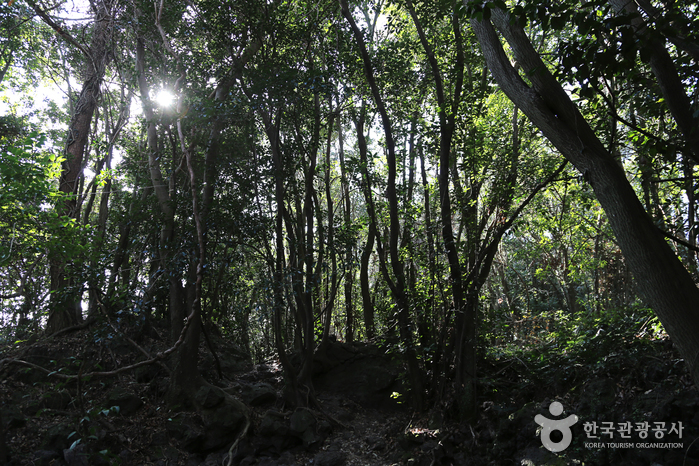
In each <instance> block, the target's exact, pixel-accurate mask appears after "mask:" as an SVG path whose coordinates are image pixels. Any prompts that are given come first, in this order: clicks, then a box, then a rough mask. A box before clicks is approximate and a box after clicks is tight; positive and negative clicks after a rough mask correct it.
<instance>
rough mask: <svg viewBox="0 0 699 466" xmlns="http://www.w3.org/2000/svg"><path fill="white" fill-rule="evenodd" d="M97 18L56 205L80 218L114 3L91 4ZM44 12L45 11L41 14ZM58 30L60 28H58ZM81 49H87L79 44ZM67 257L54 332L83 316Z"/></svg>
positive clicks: (51, 324)
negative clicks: (81, 190) (80, 196)
mask: <svg viewBox="0 0 699 466" xmlns="http://www.w3.org/2000/svg"><path fill="white" fill-rule="evenodd" d="M30 5H31V6H32V7H33V8H34V9H35V10H36V11H37V13H38V14H39V15H40V16H41V17H42V19H44V21H46V22H47V24H49V26H51V27H53V28H54V29H56V28H57V26H55V24H54V23H53V22H52V20H50V18H48V16H46V15H45V13H43V12H42V11H41V10H39V9H38V8H37V7H36V5H35V4H34V3H33V2H30ZM92 6H93V9H94V10H95V11H94V15H95V21H94V26H93V33H92V44H91V45H90V50H89V52H88V53H85V55H86V56H85V60H86V72H85V76H86V79H85V82H84V83H83V87H82V90H81V92H80V96H79V98H78V101H77V104H76V105H75V110H74V112H73V115H72V117H71V121H70V124H69V126H68V136H67V139H66V145H65V161H64V162H63V163H62V170H61V176H60V179H59V184H58V189H59V191H60V192H62V193H64V194H66V195H67V196H68V197H67V198H66V200H65V202H64V203H63V204H62V205H59V206H58V207H57V209H58V213H59V215H66V216H68V217H71V218H74V219H76V220H79V217H80V210H79V206H78V201H77V196H78V187H79V185H80V179H81V178H82V176H83V158H84V155H85V147H86V146H87V142H88V137H89V134H90V126H91V124H92V117H93V114H94V112H95V109H96V108H97V105H98V102H99V98H100V86H101V85H102V80H103V79H104V73H105V70H106V68H107V65H108V64H109V61H110V59H111V56H112V54H111V50H110V48H109V47H110V45H111V37H112V33H113V22H114V18H113V11H112V7H113V5H112V4H111V2H109V1H107V0H101V1H96V2H94V3H93V4H92ZM42 13H43V14H42ZM58 30H61V29H60V28H58ZM80 49H81V51H84V49H83V48H82V47H80ZM69 262H70V260H69V259H68V258H53V260H51V270H50V276H51V286H50V289H51V305H50V307H49V309H50V312H49V317H48V321H47V323H46V332H47V333H49V334H50V333H54V332H57V331H59V330H61V329H63V328H66V327H69V326H71V325H74V324H76V323H77V322H79V321H80V320H82V312H81V309H80V293H79V290H78V289H77V288H78V287H79V286H80V284H79V283H77V281H76V279H75V278H73V277H71V274H70V272H69V271H68V270H67V268H68V264H69Z"/></svg>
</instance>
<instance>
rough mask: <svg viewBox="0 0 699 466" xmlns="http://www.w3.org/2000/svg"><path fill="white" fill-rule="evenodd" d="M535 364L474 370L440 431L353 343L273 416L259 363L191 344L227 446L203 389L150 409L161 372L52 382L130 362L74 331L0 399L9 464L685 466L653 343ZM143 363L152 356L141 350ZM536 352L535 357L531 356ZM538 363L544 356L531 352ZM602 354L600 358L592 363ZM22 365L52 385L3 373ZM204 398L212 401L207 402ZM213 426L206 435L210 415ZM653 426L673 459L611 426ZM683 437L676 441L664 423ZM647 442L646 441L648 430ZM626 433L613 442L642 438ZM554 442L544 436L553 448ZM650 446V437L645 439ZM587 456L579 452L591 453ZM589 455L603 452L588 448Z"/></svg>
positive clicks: (30, 351) (445, 412) (689, 451)
mask: <svg viewBox="0 0 699 466" xmlns="http://www.w3.org/2000/svg"><path fill="white" fill-rule="evenodd" d="M617 343H618V344H617V345H616V346H615V350H614V351H610V350H608V349H603V350H604V351H603V352H601V348H592V349H588V350H584V351H580V352H578V353H575V354H561V355H558V356H555V357H554V356H552V355H551V354H555V349H552V348H549V350H550V353H546V357H543V356H539V357H537V355H532V354H531V353H528V354H526V355H525V354H524V353H521V354H518V353H508V354H503V355H501V356H499V357H498V356H493V355H492V354H490V355H489V356H488V357H486V358H485V359H484V361H483V362H482V364H481V367H480V371H481V379H480V386H479V390H480V393H479V398H480V399H479V406H480V408H481V413H480V418H479V420H478V422H477V423H475V424H474V425H468V424H465V423H459V422H457V421H456V420H454V419H452V416H451V415H452V414H453V412H454V409H453V407H452V406H449V405H444V406H440V407H438V408H434V409H432V410H430V411H428V412H425V413H421V414H419V415H418V414H413V413H411V412H410V410H408V409H407V408H406V407H405V406H404V405H403V404H402V403H401V399H402V398H404V397H405V396H404V393H403V392H404V390H403V388H402V385H401V382H400V381H401V371H402V368H401V366H400V364H399V363H398V362H397V361H396V360H395V359H394V358H392V357H391V355H390V354H388V353H387V351H386V350H385V348H384V349H382V348H379V347H378V346H373V345H366V344H354V345H349V344H344V343H333V344H332V345H330V346H329V347H328V348H327V350H326V351H324V352H322V353H319V354H318V355H317V358H316V364H315V365H316V367H317V369H318V373H317V375H316V379H315V382H314V383H315V386H316V391H317V394H318V397H317V398H318V403H317V405H315V406H314V407H313V408H309V409H296V410H289V409H286V407H285V406H284V403H283V387H284V383H283V380H282V374H281V371H280V368H279V367H278V365H277V364H276V363H275V362H274V361H269V362H267V363H266V364H257V365H253V364H251V363H250V361H249V359H248V358H247V356H246V355H245V354H244V353H243V352H241V351H240V350H239V349H238V348H236V347H235V346H233V345H230V344H227V343H226V342H225V341H224V340H223V339H219V340H216V341H215V342H214V346H215V349H216V354H217V356H218V358H219V365H220V367H221V375H223V377H221V378H219V377H218V370H217V364H216V362H215V360H214V358H213V357H212V356H211V352H210V351H209V350H208V349H207V348H206V347H205V346H202V349H201V354H202V364H201V367H202V372H203V374H204V375H205V376H206V378H207V380H209V381H211V383H212V385H213V386H216V387H219V388H221V389H223V391H225V392H226V393H227V394H229V395H232V396H233V397H234V398H236V399H238V400H240V401H242V402H243V403H245V405H246V406H248V407H249V410H250V416H249V417H250V425H249V429H248V430H247V433H246V435H245V436H241V438H240V441H239V442H238V443H237V444H236V445H235V448H233V449H231V444H232V443H233V441H234V440H235V438H234V436H233V437H232V436H230V435H223V434H222V432H225V429H222V428H221V426H224V427H225V424H226V422H227V421H226V417H227V416H226V413H225V410H223V408H222V407H224V406H225V405H223V404H218V403H220V400H217V395H216V393H218V392H216V391H215V390H210V391H206V390H204V391H203V392H202V393H201V394H198V396H201V397H202V400H204V401H203V403H204V404H207V403H208V404H209V405H211V406H212V407H213V408H212V410H211V411H212V412H213V413H214V414H207V416H204V417H202V416H201V415H199V414H196V413H192V412H184V411H183V412H178V411H177V410H176V409H170V408H168V407H167V406H166V405H165V404H164V403H163V401H162V399H163V395H164V393H165V390H166V389H167V383H168V381H167V377H166V372H165V369H163V368H161V367H159V366H158V365H151V366H145V367H142V368H139V369H137V370H135V371H130V372H127V373H121V374H119V375H117V376H113V377H106V378H96V377H95V378H92V379H82V378H81V379H80V380H79V382H76V381H71V382H64V381H61V380H58V379H56V374H69V373H70V374H87V373H89V372H91V371H95V370H111V369H113V368H116V367H120V366H123V365H126V364H130V363H133V362H135V361H136V360H137V359H138V357H137V356H136V354H137V352H136V351H134V348H133V346H132V345H131V344H130V343H129V342H128V341H126V340H121V339H120V338H118V337H112V338H111V339H109V340H105V339H102V338H101V337H99V336H98V332H96V331H95V329H85V330H82V331H80V332H77V333H73V334H71V335H66V336H64V337H63V338H61V339H58V340H55V341H36V342H25V343H22V344H19V345H16V346H11V347H5V348H3V349H2V356H1V357H0V358H1V359H2V360H3V363H2V365H1V366H0V375H1V376H2V380H1V381H0V400H1V402H2V406H1V409H0V414H1V415H2V426H3V432H4V435H5V440H6V445H7V448H8V450H9V459H8V460H7V462H6V463H7V464H9V465H70V466H76V465H77V466H82V465H162V466H165V465H192V466H194V465H209V466H214V465H228V464H232V465H270V466H271V465H320V466H344V465H347V466H349V465H365V466H385V465H404V464H408V465H416V466H417V465H421V466H422V465H425V466H432V465H471V464H473V465H503V464H517V465H520V464H523V465H565V464H586V465H587V464H589V465H598V464H599V465H605V464H614V463H619V464H631V465H635V464H639V465H643V464H648V465H655V466H659V465H660V466H669V465H696V464H699V442H697V444H694V443H693V442H694V440H695V439H696V438H699V394H698V393H697V391H696V390H695V388H694V387H693V385H692V384H691V383H690V381H689V379H688V376H687V373H686V370H685V368H684V363H683V362H682V361H681V360H680V359H679V358H678V356H677V354H676V353H675V351H674V350H673V348H672V345H671V343H669V341H667V340H656V341H653V342H647V341H630V342H617ZM138 344H139V346H141V348H142V349H144V350H145V351H147V352H157V351H160V350H162V349H164V348H165V345H164V343H163V342H162V341H161V340H159V339H157V338H150V337H143V338H141V339H140V340H138ZM544 350H545V349H542V351H544ZM542 354H544V353H542ZM601 354H603V355H601ZM10 359H21V360H22V361H26V362H28V363H30V364H34V365H36V366H41V367H43V368H46V369H48V370H49V371H57V372H56V374H51V375H49V374H47V373H45V372H43V371H41V370H39V369H37V368H34V367H29V366H27V365H20V364H18V363H15V362H9V360H10ZM216 390H217V389H216ZM553 401H558V402H560V403H561V404H562V405H563V407H564V409H565V412H564V413H563V414H562V415H561V417H565V416H568V415H571V414H575V415H577V416H578V418H579V421H578V424H577V425H576V426H575V428H574V430H573V432H574V434H573V438H572V442H571V444H570V446H569V447H568V448H566V449H565V450H564V451H562V452H559V453H555V454H554V453H551V452H549V451H548V450H546V449H545V448H544V447H543V446H542V442H541V438H540V437H539V435H538V434H537V427H538V426H537V424H536V423H535V421H534V418H535V417H536V415H537V414H540V415H544V416H547V417H554V416H552V414H551V413H550V412H549V407H550V405H551V403H552V402H553ZM217 416H218V418H219V419H218V420H217V421H216V422H213V421H212V418H215V417H217ZM627 422H631V423H632V424H631V425H632V426H635V425H636V424H637V423H643V422H649V425H650V426H653V425H654V423H656V422H665V423H666V427H667V429H666V431H665V432H664V439H663V440H662V441H663V442H667V443H674V444H680V443H681V444H682V448H677V447H676V448H664V449H662V448H661V449H658V448H627V447H626V446H623V445H621V443H622V440H623V439H622V437H620V435H621V433H620V432H618V431H617V430H616V428H617V427H619V426H620V425H625V424H626V423H627ZM679 422H681V423H682V425H683V432H682V435H681V437H680V436H679V434H678V433H677V432H669V429H670V426H671V425H672V424H673V423H674V424H675V425H677V424H678V423H679ZM585 423H588V424H593V423H595V424H597V425H598V427H599V428H600V429H601V428H602V427H604V425H603V424H604V423H612V424H613V425H614V427H615V433H616V436H615V437H613V438H607V437H605V436H603V435H601V432H598V434H599V435H598V436H599V438H598V439H597V440H594V439H587V438H586V437H587V436H586V433H585V430H584V429H583V427H582V426H583V425H584V424H585ZM649 432H650V438H649V439H648V440H647V441H656V440H653V436H654V435H655V434H654V432H653V430H649ZM640 435H641V434H640V432H638V431H635V430H634V429H632V430H631V431H630V439H629V440H628V441H625V443H631V442H634V443H639V442H641V441H646V440H643V439H641V438H640ZM552 439H553V440H554V441H557V440H558V438H555V436H552ZM658 441H659V440H658ZM591 442H594V443H596V446H594V447H592V448H591V447H590V443H591ZM600 444H604V446H600ZM1 462H2V461H0V463H1Z"/></svg>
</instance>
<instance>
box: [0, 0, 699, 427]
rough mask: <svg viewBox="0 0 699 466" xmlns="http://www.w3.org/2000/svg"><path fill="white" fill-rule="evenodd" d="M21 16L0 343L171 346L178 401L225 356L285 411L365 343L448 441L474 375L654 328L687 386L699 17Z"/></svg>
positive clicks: (695, 346) (193, 7) (8, 116)
mask: <svg viewBox="0 0 699 466" xmlns="http://www.w3.org/2000/svg"><path fill="white" fill-rule="evenodd" d="M28 5H29V7H26V6H24V5H23V4H20V3H15V4H13V3H12V2H9V3H8V4H5V5H3V6H2V7H0V24H1V27H2V34H1V35H0V48H1V50H0V73H1V74H0V85H1V86H2V90H3V92H4V95H5V96H6V102H7V103H6V104H5V110H4V112H5V115H4V116H3V117H2V119H1V120H0V137H1V140H0V145H1V151H0V156H1V157H2V159H1V161H0V177H1V178H2V184H3V187H2V190H1V192H0V231H1V233H2V240H1V243H0V270H2V274H1V275H0V297H1V298H2V312H3V314H2V316H3V328H2V332H3V333H2V335H3V338H5V339H6V340H10V341H12V340H17V339H24V338H26V337H27V336H28V335H31V334H36V333H37V332H41V331H44V330H45V331H48V332H50V333H53V332H57V331H60V330H63V329H65V328H68V327H70V326H73V325H78V324H80V323H81V322H82V321H83V320H85V319H90V320H91V321H93V320H94V321H100V320H102V319H106V318H109V319H111V320H114V321H115V322H117V323H118V322H122V321H123V322H127V321H128V322H129V323H131V324H133V323H134V322H135V323H137V324H138V325H140V326H143V328H147V327H148V326H151V325H154V323H155V322H167V326H168V328H169V330H170V337H169V338H170V340H171V342H172V343H173V344H175V343H176V342H177V345H178V347H177V351H176V352H174V354H173V358H174V360H173V365H172V367H173V372H172V377H171V391H170V396H171V397H173V399H178V400H181V399H182V397H183V396H184V397H185V398H186V397H190V398H192V397H193V394H194V393H195V391H196V389H197V387H199V386H200V385H201V384H202V383H205V382H204V381H202V380H199V378H198V371H197V370H196V369H197V355H198V351H199V346H200V341H205V340H206V339H207V338H208V336H207V335H208V334H209V333H211V332H217V333H221V334H223V335H225V336H226V338H230V339H231V340H234V341H236V342H237V343H239V344H240V345H241V346H242V347H244V348H245V349H246V350H247V351H248V352H250V354H251V355H252V356H253V358H254V359H255V360H258V361H259V360H264V359H266V358H269V357H273V356H274V357H278V358H279V359H280V361H281V363H282V364H283V366H284V370H285V374H286V376H287V379H286V380H287V383H288V384H289V387H290V390H289V393H290V395H289V400H288V401H289V402H291V403H293V404H297V405H303V404H307V403H313V396H312V394H313V392H314V390H313V383H312V379H311V376H312V374H313V360H314V359H313V355H314V354H315V353H318V352H323V351H324V348H325V346H326V345H327V343H328V341H329V339H331V338H339V339H342V340H346V341H354V340H372V341H382V342H384V343H385V344H387V345H389V346H390V347H391V348H392V349H393V350H394V351H395V352H396V354H400V355H401V357H403V358H404V360H405V363H406V374H407V380H408V382H409V383H408V385H407V388H408V390H409V391H410V395H409V399H410V400H411V403H412V405H413V406H414V407H415V408H416V409H423V408H425V407H427V406H429V405H431V404H434V403H436V402H440V401H447V402H449V403H454V406H455V407H457V408H458V412H459V413H460V414H461V416H462V417H466V418H468V417H472V416H473V415H474V413H475V410H476V383H475V382H476V379H477V376H478V372H477V368H478V364H477V362H478V360H479V358H481V357H482V356H483V354H484V353H486V352H488V351H489V350H490V349H492V348H494V347H497V346H499V345H503V344H509V343H511V342H512V341H513V339H517V338H521V337H522V336H524V335H526V336H528V337H533V338H542V339H550V340H551V341H554V342H555V341H556V339H558V338H563V339H564V337H562V336H561V335H560V334H559V333H557V331H556V329H557V328H559V325H560V324H561V323H562V322H568V321H571V320H575V319H579V318H582V317H585V316H587V317H589V318H592V319H595V318H599V317H601V316H608V315H610V314H615V313H629V312H633V310H634V309H638V308H641V307H644V306H648V307H651V308H652V309H653V310H654V311H655V312H657V315H658V317H659V318H660V320H661V321H662V322H663V324H665V326H666V328H667V330H668V332H669V334H670V336H671V337H672V338H673V339H674V340H675V341H676V342H677V343H678V345H679V347H680V350H681V351H682V352H683V354H684V356H685V358H686V359H687V360H688V363H689V364H690V369H691V370H692V373H693V374H694V376H695V379H696V378H697V374H699V369H698V368H697V365H696V358H695V357H694V355H695V354H697V352H698V351H699V342H698V341H696V339H697V338H699V337H698V336H697V335H699V331H695V326H697V325H699V315H698V313H699V309H697V306H699V299H696V298H697V296H695V295H697V294H699V291H697V288H696V283H697V280H698V279H699V276H698V274H697V265H698V264H697V236H698V234H699V230H698V229H697V205H696V197H697V188H698V186H697V183H696V165H697V162H698V161H699V103H698V99H699V87H698V86H697V80H698V79H699V68H698V61H697V60H698V59H699V53H698V51H699V42H698V41H697V36H696V35H697V31H699V28H697V21H698V19H697V16H698V15H699V12H698V11H697V7H696V5H694V4H693V2H690V1H686V2H684V1H677V2H673V3H672V4H671V5H665V4H660V3H653V2H646V1H643V2H640V1H639V2H637V4H628V5H627V4H625V3H624V2H619V1H616V0H610V1H609V2H605V1H601V0H595V1H592V2H585V3H582V2H577V1H574V0H567V1H565V2H528V1H522V2H501V1H499V2H492V3H481V2H467V3H465V4H463V3H461V2H459V1H442V2H430V1H424V2H414V1H411V0H406V1H390V2H385V3H384V2H349V1H346V0H341V1H340V2H339V3H338V2H322V1H321V2H314V3H306V2H303V1H291V2H280V1H277V0H271V1H266V2H262V1H258V0H248V1H243V2H240V1H235V2H234V1H229V2H226V1H224V2H210V1H208V0H196V1H188V2H169V3H165V2H164V1H163V0H161V1H160V2H159V3H158V2H156V3H155V4H153V3H149V2H140V1H139V0H133V1H130V2H116V1H115V2H110V1H103V0H99V1H96V2H91V4H90V7H89V8H88V10H87V11H85V12H83V13H82V15H83V18H82V19H80V20H78V21H75V20H69V19H68V18H65V17H64V16H62V15H66V14H67V13H66V12H61V11H62V10H61V9H60V8H49V5H48V4H42V3H34V2H33V1H30V2H28ZM86 16H87V17H89V18H90V19H89V20H86V19H84V17H86ZM21 37H25V38H26V40H23V39H20V38H21ZM50 86H54V89H59V90H60V91H61V93H62V95H63V97H62V98H59V97H56V96H58V95H59V94H56V93H54V94H51V98H47V99H46V102H44V103H43V104H42V100H41V99H42V98H41V96H40V95H35V94H33V93H32V92H30V89H44V88H45V89H48V88H49V87H50ZM47 92H49V91H47ZM168 99H169V100H168ZM598 201H599V202H598ZM632 276H634V277H635V281H634V279H632ZM637 293H640V294H639V296H641V298H642V300H639V299H638V298H637V297H636V296H637ZM648 315H649V318H652V314H648ZM100 328H101V327H100ZM292 353H293V354H292ZM292 356H293V357H292Z"/></svg>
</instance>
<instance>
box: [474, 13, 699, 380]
mask: <svg viewBox="0 0 699 466" xmlns="http://www.w3.org/2000/svg"><path fill="white" fill-rule="evenodd" d="M486 11H489V15H488V13H484V12H483V11H481V12H480V13H479V14H478V13H476V15H475V16H474V17H473V19H472V20H471V26H472V28H473V30H474V32H475V33H476V36H477V37H478V40H479V42H480V44H481V48H482V51H483V54H484V56H485V58H486V61H487V63H488V68H489V69H490V71H491V73H492V74H493V77H494V78H495V79H496V81H497V82H498V84H499V85H500V87H501V88H502V89H503V91H504V92H505V93H506V94H507V96H508V97H509V98H510V99H511V100H512V101H513V102H514V103H515V105H517V106H518V107H519V108H520V109H521V110H522V111H523V112H524V113H525V114H526V115H527V116H528V117H529V119H530V120H531V121H532V122H533V123H534V124H535V125H536V126H537V127H539V129H540V130H541V131H542V133H543V134H544V135H545V136H546V137H547V138H548V139H549V141H551V143H552V144H553V145H554V146H555V147H556V148H557V149H558V150H559V151H560V153H561V154H563V155H564V157H566V159H568V160H569V161H570V162H571V163H572V164H573V165H574V166H575V167H576V168H577V169H578V170H579V171H580V172H581V173H582V174H583V176H584V177H585V179H586V180H588V181H589V183H590V185H591V186H592V188H593V190H594V192H595V195H596V196H597V199H598V200H599V202H600V204H601V205H602V207H603V209H604V210H605V212H606V214H607V218H608V220H609V223H610V225H611V227H612V229H613V231H614V234H615V236H616V238H617V241H618V243H619V246H620V248H621V250H622V252H623V254H624V257H625V258H626V260H627V262H628V264H629V268H630V270H631V272H632V273H633V275H634V277H635V279H636V281H637V283H639V285H640V286H639V287H638V291H639V293H640V294H641V296H642V297H643V299H644V300H645V301H646V302H647V303H648V304H649V305H650V306H651V307H652V308H653V309H654V310H655V312H656V313H657V314H658V317H659V318H660V320H661V321H662V322H663V325H664V326H665V328H666V330H667V331H668V333H669V334H670V336H671V337H672V338H673V340H674V342H675V343H676V344H677V346H678V348H679V350H680V352H681V353H682V354H683V355H684V356H685V360H686V361H687V364H688V365H689V369H690V372H691V373H692V377H693V378H694V380H695V381H699V364H698V363H697V358H696V357H695V355H696V354H699V336H698V335H699V333H698V331H699V304H697V303H699V290H698V289H697V287H696V285H695V283H694V282H693V280H692V278H691V275H690V274H689V273H688V272H687V270H686V269H685V268H684V266H683V265H682V264H681V262H680V261H679V260H678V259H677V257H676V256H675V254H674V253H673V251H672V250H671V249H670V247H669V246H668V244H667V243H666V242H665V240H664V238H663V236H662V235H661V234H660V232H659V231H658V229H657V227H656V226H655V225H654V224H653V221H652V220H651V218H650V216H649V215H648V214H647V212H646V211H645V210H644V209H643V206H642V205H641V203H640V201H639V200H638V197H637V196H636V194H635V192H634V190H633V188H632V187H631V185H630V184H629V182H628V180H627V179H626V176H625V173H624V171H623V169H622V168H621V166H620V165H619V164H618V162H617V161H616V160H615V157H614V156H613V155H612V154H611V153H610V152H609V151H608V150H607V149H606V148H605V147H604V145H603V144H602V142H601V141H600V140H599V138H598V137H597V135H596V134H595V132H594V131H593V130H592V128H590V126H589V125H588V123H587V121H586V120H585V119H584V118H583V116H582V115H581V113H580V111H579V109H578V108H577V106H576V105H575V104H574V103H573V102H572V101H571V100H570V97H569V96H568V95H567V94H566V92H565V90H564V89H563V87H562V86H561V85H560V83H559V82H558V81H557V80H556V79H555V78H554V77H553V75H552V74H551V73H550V71H549V70H548V68H547V67H546V65H545V64H544V63H543V61H542V59H541V57H540V55H539V53H538V52H537V51H536V50H535V49H534V47H533V46H532V44H531V42H530V40H529V38H528V37H527V35H526V33H525V32H524V30H523V28H522V25H521V23H520V21H519V19H518V18H516V17H513V16H511V15H509V14H508V13H507V11H505V10H502V9H500V8H493V9H490V10H486ZM479 15H480V18H478V16H479ZM488 16H490V19H489V18H488ZM493 24H495V25H496V26H497V29H498V31H499V32H500V34H501V35H502V36H503V37H504V38H505V40H506V41H507V43H508V44H509V45H510V47H511V48H512V51H513V53H514V56H515V59H516V60H517V63H518V64H519V65H520V66H521V67H522V69H523V71H524V73H525V76H526V77H527V79H528V80H529V83H527V82H526V81H525V80H524V79H523V78H522V77H521V76H520V75H519V74H518V72H517V70H516V68H515V67H514V66H513V65H512V64H511V63H510V61H509V59H508V58H507V55H506V54H505V51H504V49H503V46H502V43H501V42H500V39H499V37H498V35H497V33H496V30H495V28H494V27H493Z"/></svg>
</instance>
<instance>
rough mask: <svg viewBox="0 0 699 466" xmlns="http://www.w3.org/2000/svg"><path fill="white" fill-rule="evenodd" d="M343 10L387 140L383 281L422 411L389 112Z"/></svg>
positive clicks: (350, 19)
mask: <svg viewBox="0 0 699 466" xmlns="http://www.w3.org/2000/svg"><path fill="white" fill-rule="evenodd" d="M340 4H341V8H342V14H343V16H344V17H345V19H346V20H347V22H348V23H349V24H350V27H351V29H352V31H353V34H354V38H355V41H356V42H357V45H358V46H359V50H360V54H361V56H362V62H363V63H364V71H365V75H366V78H367V81H368V83H369V87H370V88H371V93H372V96H373V98H374V103H375V104H376V106H377V109H378V112H379V115H380V116H381V123H382V126H383V129H384V135H385V137H386V162H387V165H388V179H387V185H386V197H387V199H388V205H389V207H388V210H389V218H390V225H389V247H388V254H389V256H390V258H391V260H390V262H391V270H392V272H393V275H394V279H395V281H393V279H391V277H390V275H389V274H388V273H387V268H386V267H384V268H383V270H384V278H385V279H386V281H387V283H389V286H390V287H391V291H392V293H393V295H394V298H395V302H396V306H397V308H398V309H397V315H398V327H399V330H400V337H401V340H402V343H403V344H404V345H405V358H406V363H407V366H408V376H409V378H410V385H411V395H412V400H413V407H414V408H415V409H416V410H418V411H421V410H422V409H423V407H424V397H425V394H424V381H423V377H422V371H421V370H420V366H419V363H418V360H417V354H416V351H415V344H414V341H413V335H412V330H411V325H410V307H409V302H408V294H407V290H406V281H405V273H404V264H403V261H402V260H401V258H400V251H399V236H400V229H401V228H400V219H399V216H398V194H397V192H396V153H395V141H394V137H393V129H392V125H391V120H390V118H389V116H388V111H387V110H386V107H385V105H384V102H383V98H382V96H381V93H380V91H379V88H378V86H377V84H376V80H375V78H374V71H373V65H372V63H371V58H370V56H369V53H368V51H367V48H366V44H365V42H364V37H363V35H362V32H361V31H360V30H359V28H358V27H357V24H356V23H355V21H354V18H353V17H352V15H351V13H350V11H349V7H348V5H347V1H346V0H341V2H340Z"/></svg>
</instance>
